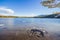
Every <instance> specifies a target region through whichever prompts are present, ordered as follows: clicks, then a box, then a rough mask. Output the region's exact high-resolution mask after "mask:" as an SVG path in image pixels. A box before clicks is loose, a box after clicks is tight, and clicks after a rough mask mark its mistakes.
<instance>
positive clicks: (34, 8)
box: [0, 0, 60, 16]
mask: <svg viewBox="0 0 60 40" xmlns="http://www.w3.org/2000/svg"><path fill="white" fill-rule="evenodd" d="M41 1H42V0H0V15H12V16H37V15H46V14H52V13H53V12H59V11H60V8H47V7H44V6H42V4H41Z"/></svg>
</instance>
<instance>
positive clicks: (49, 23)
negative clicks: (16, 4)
mask: <svg viewBox="0 0 60 40" xmlns="http://www.w3.org/2000/svg"><path fill="white" fill-rule="evenodd" d="M0 26H2V27H0V29H1V28H6V29H11V30H15V29H20V28H29V27H32V28H40V27H44V28H46V30H49V31H52V32H59V31H60V19H43V18H0Z"/></svg>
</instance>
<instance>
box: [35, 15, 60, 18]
mask: <svg viewBox="0 0 60 40" xmlns="http://www.w3.org/2000/svg"><path fill="white" fill-rule="evenodd" d="M35 18H60V14H50V15H41V16H40V15H39V16H35Z"/></svg>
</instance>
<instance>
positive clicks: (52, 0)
mask: <svg viewBox="0 0 60 40" xmlns="http://www.w3.org/2000/svg"><path fill="white" fill-rule="evenodd" d="M56 1H59V0H43V1H42V2H41V4H42V5H43V6H45V7H48V8H56V7H58V8H60V2H59V3H56Z"/></svg>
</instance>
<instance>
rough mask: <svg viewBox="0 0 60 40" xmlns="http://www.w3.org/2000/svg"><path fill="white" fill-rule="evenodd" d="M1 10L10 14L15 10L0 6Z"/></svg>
mask: <svg viewBox="0 0 60 40" xmlns="http://www.w3.org/2000/svg"><path fill="white" fill-rule="evenodd" d="M0 12H2V13H8V14H13V13H14V11H13V10H12V9H8V8H5V7H0Z"/></svg>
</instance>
